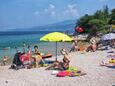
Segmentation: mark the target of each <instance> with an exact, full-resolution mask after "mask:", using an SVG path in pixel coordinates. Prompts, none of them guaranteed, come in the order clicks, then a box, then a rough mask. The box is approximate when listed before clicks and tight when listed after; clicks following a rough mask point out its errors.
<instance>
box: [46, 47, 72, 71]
mask: <svg viewBox="0 0 115 86" xmlns="http://www.w3.org/2000/svg"><path fill="white" fill-rule="evenodd" d="M61 53H62V55H63V61H62V62H59V61H55V62H54V63H53V64H52V65H51V66H49V67H48V68H46V70H50V69H59V70H67V69H68V68H69V63H70V57H69V54H68V53H67V51H66V50H65V49H62V50H61Z"/></svg>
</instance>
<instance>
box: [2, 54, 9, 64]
mask: <svg viewBox="0 0 115 86" xmlns="http://www.w3.org/2000/svg"><path fill="white" fill-rule="evenodd" d="M8 61H9V60H8V56H3V59H2V62H3V65H4V66H5V65H6V64H7V63H8Z"/></svg>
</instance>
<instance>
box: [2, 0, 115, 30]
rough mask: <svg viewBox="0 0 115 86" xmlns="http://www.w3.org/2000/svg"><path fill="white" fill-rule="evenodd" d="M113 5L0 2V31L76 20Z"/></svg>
mask: <svg viewBox="0 0 115 86" xmlns="http://www.w3.org/2000/svg"><path fill="white" fill-rule="evenodd" d="M114 4H115V0H0V31H3V30H8V29H14V28H28V27H33V26H41V25H47V24H51V23H55V22H59V21H64V20H69V19H78V18H79V17H80V16H82V15H84V14H93V13H94V12H95V11H96V10H97V9H101V8H103V6H104V5H108V7H109V8H110V9H112V8H115V5H114Z"/></svg>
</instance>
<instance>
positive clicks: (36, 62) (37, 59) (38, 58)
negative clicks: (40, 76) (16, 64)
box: [32, 46, 44, 67]
mask: <svg viewBox="0 0 115 86" xmlns="http://www.w3.org/2000/svg"><path fill="white" fill-rule="evenodd" d="M32 59H33V60H34V66H35V67H38V65H39V64H40V62H41V61H42V62H43V63H44V61H43V59H42V56H41V53H40V51H39V50H38V46H34V56H32Z"/></svg>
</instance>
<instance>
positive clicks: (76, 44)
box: [69, 36, 79, 52]
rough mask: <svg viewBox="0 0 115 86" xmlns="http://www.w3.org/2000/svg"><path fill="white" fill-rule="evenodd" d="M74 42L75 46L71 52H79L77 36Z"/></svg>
mask: <svg viewBox="0 0 115 86" xmlns="http://www.w3.org/2000/svg"><path fill="white" fill-rule="evenodd" d="M72 41H73V43H72V45H73V46H72V48H71V49H70V51H69V52H72V51H78V50H79V48H78V39H77V36H74V37H73V40H72Z"/></svg>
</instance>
